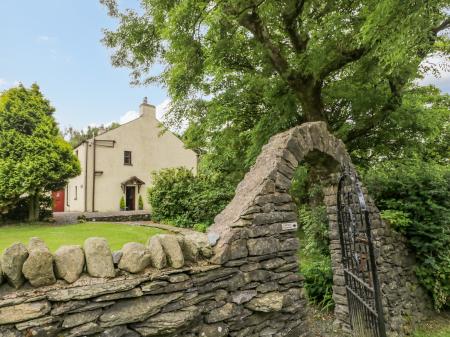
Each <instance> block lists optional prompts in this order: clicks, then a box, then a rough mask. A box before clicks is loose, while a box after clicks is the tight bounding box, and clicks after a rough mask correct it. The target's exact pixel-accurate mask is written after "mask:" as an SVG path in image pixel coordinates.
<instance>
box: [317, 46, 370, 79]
mask: <svg viewBox="0 0 450 337" xmlns="http://www.w3.org/2000/svg"><path fill="white" fill-rule="evenodd" d="M365 53H366V50H365V49H364V48H358V49H354V50H349V51H343V52H341V53H340V54H339V55H338V56H337V57H335V58H334V60H332V61H331V62H329V63H328V64H327V65H325V67H324V68H323V69H322V71H320V73H319V79H321V80H324V79H325V78H326V77H327V76H328V75H330V74H331V73H332V72H335V71H337V70H339V69H342V68H343V67H344V66H346V65H347V64H349V63H352V62H354V61H357V60H359V59H360V58H361V57H363V56H364V54H365Z"/></svg>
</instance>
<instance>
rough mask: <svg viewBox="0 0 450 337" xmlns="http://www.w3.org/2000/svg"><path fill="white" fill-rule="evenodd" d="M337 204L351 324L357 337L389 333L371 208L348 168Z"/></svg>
mask: <svg viewBox="0 0 450 337" xmlns="http://www.w3.org/2000/svg"><path fill="white" fill-rule="evenodd" d="M337 205H338V208H337V211H338V225H339V237H340V242H341V250H342V263H343V267H344V276H345V288H346V292H347V300H348V308H349V316H350V324H351V326H352V329H353V332H354V334H355V336H356V337H386V328H385V325H384V317H383V307H382V303H381V292H380V285H379V282H378V275H377V268H376V264H375V255H374V249H373V243H372V235H371V224H370V217H369V211H368V209H367V207H366V203H365V199H364V195H363V193H362V189H361V184H360V182H359V180H358V178H357V177H356V176H355V175H353V174H352V173H349V172H348V171H346V172H344V173H343V174H342V175H341V177H340V179H339V185H338V194H337Z"/></svg>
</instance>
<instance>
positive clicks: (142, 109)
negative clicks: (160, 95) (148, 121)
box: [139, 97, 156, 118]
mask: <svg viewBox="0 0 450 337" xmlns="http://www.w3.org/2000/svg"><path fill="white" fill-rule="evenodd" d="M139 113H140V115H141V117H150V116H151V117H153V118H156V107H155V106H154V105H152V104H148V101H147V97H144V100H143V101H142V103H141V105H140V106H139Z"/></svg>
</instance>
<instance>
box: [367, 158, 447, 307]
mask: <svg viewBox="0 0 450 337" xmlns="http://www.w3.org/2000/svg"><path fill="white" fill-rule="evenodd" d="M365 183H366V185H367V187H368V189H369V192H370V193H371V195H372V196H373V197H374V198H375V201H376V204H377V206H378V207H379V208H380V210H381V212H382V213H381V214H382V217H383V218H384V219H385V221H388V222H389V223H390V224H391V226H392V227H393V228H394V229H396V230H397V231H399V232H401V233H403V234H404V235H406V237H407V238H408V242H409V245H410V247H411V248H412V250H413V251H414V252H415V254H416V256H417V261H418V266H417V269H416V274H417V276H418V278H419V281H420V282H421V283H422V284H423V286H424V287H425V288H426V289H428V291H430V293H431V294H432V295H433V298H434V303H435V307H436V308H437V309H441V308H442V307H445V306H450V166H448V165H441V164H436V163H432V162H431V163H430V162H428V163H427V162H423V161H419V160H414V159H408V160H398V161H394V162H392V161H391V162H387V163H381V164H379V165H376V166H374V167H372V168H371V169H369V170H368V172H367V173H366V175H365Z"/></svg>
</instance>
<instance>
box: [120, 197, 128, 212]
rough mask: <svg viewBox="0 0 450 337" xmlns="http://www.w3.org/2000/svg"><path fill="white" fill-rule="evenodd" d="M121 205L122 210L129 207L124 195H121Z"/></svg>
mask: <svg viewBox="0 0 450 337" xmlns="http://www.w3.org/2000/svg"><path fill="white" fill-rule="evenodd" d="M119 207H120V210H121V211H124V210H125V208H126V207H127V205H126V204H125V198H124V197H123V195H122V196H121V197H120V201H119Z"/></svg>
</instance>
